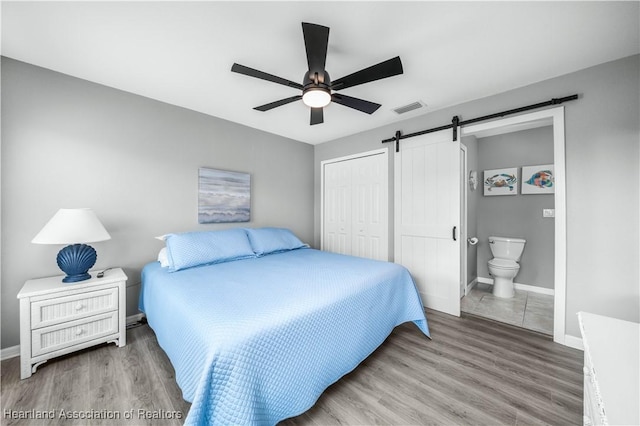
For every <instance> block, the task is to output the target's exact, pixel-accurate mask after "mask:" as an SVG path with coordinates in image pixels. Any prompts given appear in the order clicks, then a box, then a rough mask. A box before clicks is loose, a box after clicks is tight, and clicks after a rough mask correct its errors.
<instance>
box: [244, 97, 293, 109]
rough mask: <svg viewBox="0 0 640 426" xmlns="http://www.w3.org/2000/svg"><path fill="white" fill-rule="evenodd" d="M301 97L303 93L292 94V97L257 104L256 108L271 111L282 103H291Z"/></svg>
mask: <svg viewBox="0 0 640 426" xmlns="http://www.w3.org/2000/svg"><path fill="white" fill-rule="evenodd" d="M300 99H302V96H301V95H297V96H292V97H290V98H285V99H280V100H279V101H275V102H271V103H268V104H264V105H260V106H257V107H255V108H254V109H255V110H258V111H263V112H264V111H269V110H270V109H273V108H277V107H279V106H282V105H286V104H290V103H291V102H295V101H299V100H300Z"/></svg>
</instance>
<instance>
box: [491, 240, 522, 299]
mask: <svg viewBox="0 0 640 426" xmlns="http://www.w3.org/2000/svg"><path fill="white" fill-rule="evenodd" d="M525 243H526V241H525V240H523V239H520V238H509V237H489V247H490V248H491V253H492V254H493V259H491V260H490V261H489V273H490V274H491V276H492V277H493V295H494V296H496V297H504V298H510V297H513V296H514V294H515V291H514V288H513V279H514V278H515V276H516V275H518V271H519V270H520V265H519V264H518V262H519V261H520V257H521V256H522V251H523V250H524V244H525Z"/></svg>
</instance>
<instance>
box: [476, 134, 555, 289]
mask: <svg viewBox="0 0 640 426" xmlns="http://www.w3.org/2000/svg"><path fill="white" fill-rule="evenodd" d="M477 141H478V178H479V180H480V183H479V185H478V190H479V191H478V192H479V194H482V193H483V187H482V180H483V179H484V174H483V173H482V172H483V171H484V170H491V169H501V168H506V167H517V168H518V179H519V180H520V183H519V184H518V195H505V196H487V197H485V196H480V197H479V199H478V205H477V207H476V209H477V210H476V218H477V227H478V228H477V229H478V235H477V236H478V238H479V240H480V242H479V243H478V258H477V262H478V276H479V277H483V278H491V276H490V275H489V270H488V265H487V262H488V261H489V259H491V258H492V257H493V256H492V255H491V249H490V248H489V244H488V238H489V236H491V235H495V236H505V237H519V238H524V239H525V240H527V243H526V245H525V248H524V253H523V254H522V259H521V260H520V270H519V271H518V275H517V276H516V278H515V280H514V281H515V282H516V283H522V284H528V285H532V286H537V287H544V288H553V280H554V277H553V268H554V265H553V262H554V259H553V257H554V253H555V251H554V220H553V219H551V218H543V217H542V209H543V208H545V209H552V208H554V198H553V194H537V195H522V194H521V191H520V190H521V188H522V166H534V165H540V164H553V127H551V126H547V127H540V128H537V129H530V130H522V131H519V132H514V133H507V134H504V135H497V136H491V137H486V138H479V139H477ZM469 215H471V212H469Z"/></svg>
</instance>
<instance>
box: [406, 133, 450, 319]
mask: <svg viewBox="0 0 640 426" xmlns="http://www.w3.org/2000/svg"><path fill="white" fill-rule="evenodd" d="M458 134H459V132H458ZM394 169H395V170H394V197H395V201H394V205H395V210H394V212H395V213H394V257H395V262H396V263H399V264H401V265H403V266H405V267H406V268H407V269H409V272H411V276H412V277H413V279H414V281H415V282H416V285H417V287H418V291H419V292H420V297H421V298H422V303H423V304H424V306H426V307H427V308H432V309H435V310H438V311H442V312H446V313H448V314H451V315H456V316H460V282H459V281H460V238H459V234H460V232H459V231H460V142H459V141H457V142H453V141H452V131H451V130H444V131H440V132H434V133H428V134H425V135H421V136H416V137H412V138H408V139H404V140H402V142H401V143H400V152H397V153H396V154H395V162H394Z"/></svg>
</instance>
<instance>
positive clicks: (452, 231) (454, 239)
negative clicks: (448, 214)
mask: <svg viewBox="0 0 640 426" xmlns="http://www.w3.org/2000/svg"><path fill="white" fill-rule="evenodd" d="M457 228H458V227H457V226H454V227H453V229H452V230H451V237H453V241H458V238H457V237H456V229H457Z"/></svg>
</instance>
